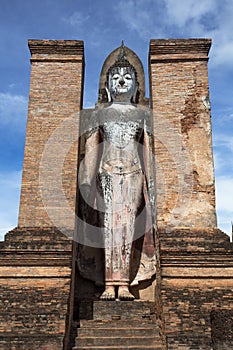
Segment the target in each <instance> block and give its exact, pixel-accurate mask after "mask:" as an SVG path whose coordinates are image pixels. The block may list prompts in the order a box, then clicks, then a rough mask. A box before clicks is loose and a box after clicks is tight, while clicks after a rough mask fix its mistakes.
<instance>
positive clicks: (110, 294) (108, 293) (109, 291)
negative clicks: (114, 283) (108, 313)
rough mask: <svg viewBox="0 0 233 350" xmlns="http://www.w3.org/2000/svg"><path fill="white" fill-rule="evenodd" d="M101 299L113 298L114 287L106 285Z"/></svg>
mask: <svg viewBox="0 0 233 350" xmlns="http://www.w3.org/2000/svg"><path fill="white" fill-rule="evenodd" d="M100 299H101V300H115V289H114V287H108V288H106V289H105V291H104V292H103V294H102V295H101V296H100Z"/></svg>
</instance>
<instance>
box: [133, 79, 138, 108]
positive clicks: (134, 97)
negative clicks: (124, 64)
mask: <svg viewBox="0 0 233 350" xmlns="http://www.w3.org/2000/svg"><path fill="white" fill-rule="evenodd" d="M138 88H139V84H138V82H136V84H135V89H134V94H133V97H132V102H133V103H136V100H137V93H138Z"/></svg>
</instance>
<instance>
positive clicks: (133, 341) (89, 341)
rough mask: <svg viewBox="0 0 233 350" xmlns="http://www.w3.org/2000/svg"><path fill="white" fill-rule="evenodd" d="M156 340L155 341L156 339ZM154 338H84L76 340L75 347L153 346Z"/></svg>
mask: <svg viewBox="0 0 233 350" xmlns="http://www.w3.org/2000/svg"><path fill="white" fill-rule="evenodd" d="M156 340H157V339H156ZM154 341H155V338H154V337H153V336H152V337H151V336H150V337H141V336H137V337H135V336H134V337H85V338H79V337H78V338H76V342H75V345H76V346H111V345H114V346H116V345H117V346H128V345H145V346H146V345H153V344H154Z"/></svg>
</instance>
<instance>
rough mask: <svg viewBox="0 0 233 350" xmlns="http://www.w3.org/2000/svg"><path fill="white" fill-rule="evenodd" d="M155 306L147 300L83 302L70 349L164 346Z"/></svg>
mask: <svg viewBox="0 0 233 350" xmlns="http://www.w3.org/2000/svg"><path fill="white" fill-rule="evenodd" d="M85 309H86V310H87V312H86V313H85ZM155 310H156V307H155V303H154V302H148V301H145V302H143V301H94V302H93V303H90V302H86V303H85V302H83V303H81V304H80V326H79V328H78V329H77V335H78V336H77V338H76V343H75V347H73V350H87V349H90V350H91V349H93V350H100V349H109V350H114V349H119V350H120V349H121V350H124V349H133V350H142V349H154V350H156V349H158V350H162V349H165V345H164V343H163V340H162V337H161V334H160V329H159V325H158V324H159V323H158V321H157V318H156V311H155ZM91 312H92V319H84V318H88V317H90V314H91ZM82 318H83V319H82Z"/></svg>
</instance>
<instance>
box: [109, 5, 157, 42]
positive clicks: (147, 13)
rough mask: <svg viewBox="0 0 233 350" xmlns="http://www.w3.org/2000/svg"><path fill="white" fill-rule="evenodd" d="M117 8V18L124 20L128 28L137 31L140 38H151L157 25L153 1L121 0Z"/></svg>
mask: <svg viewBox="0 0 233 350" xmlns="http://www.w3.org/2000/svg"><path fill="white" fill-rule="evenodd" d="M115 8H116V11H115V17H116V19H118V20H119V19H120V20H121V21H123V22H124V23H125V24H126V26H127V27H128V29H130V30H131V31H135V32H136V33H137V35H139V37H140V38H142V39H147V38H150V36H151V34H152V32H154V30H155V27H156V16H155V13H153V12H154V11H153V10H154V5H153V1H151V0H138V1H135V0H129V1H124V0H120V1H118V3H117V5H116V6H115ZM152 28H153V30H152Z"/></svg>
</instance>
